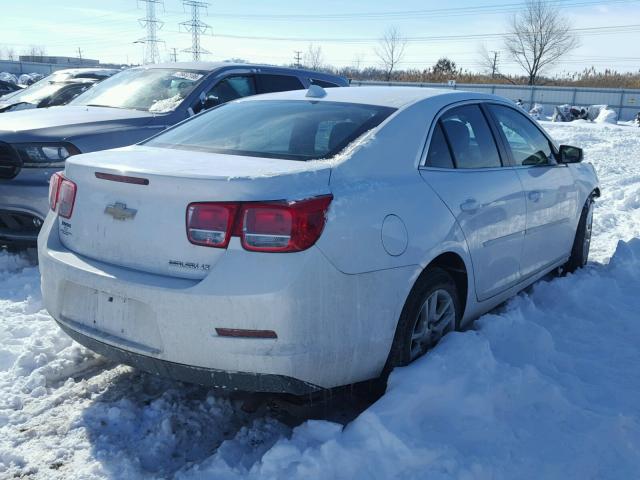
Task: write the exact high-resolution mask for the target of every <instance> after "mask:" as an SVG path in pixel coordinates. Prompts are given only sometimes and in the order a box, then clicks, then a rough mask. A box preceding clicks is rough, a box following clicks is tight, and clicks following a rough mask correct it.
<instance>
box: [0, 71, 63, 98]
mask: <svg viewBox="0 0 640 480" xmlns="http://www.w3.org/2000/svg"><path fill="white" fill-rule="evenodd" d="M67 78H68V75H56V74H55V73H54V74H53V75H49V76H48V77H46V78H43V79H42V80H40V81H38V82H36V83H34V84H33V85H31V86H30V87H27V88H25V89H24V90H20V91H17V92H15V93H14V94H12V95H7V96H6V97H5V98H3V99H2V101H3V102H6V103H12V104H13V103H23V102H24V103H33V104H35V105H37V104H38V103H40V101H41V100H43V99H45V98H47V97H49V96H51V95H53V94H54V93H56V92H57V91H58V90H60V89H61V88H62V87H64V85H65V83H61V82H62V81H63V80H66V79H67Z"/></svg>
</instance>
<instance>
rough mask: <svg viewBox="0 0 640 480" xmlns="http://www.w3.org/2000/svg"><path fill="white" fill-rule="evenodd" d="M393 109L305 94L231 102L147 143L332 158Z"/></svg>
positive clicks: (293, 157)
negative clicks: (304, 96) (316, 98)
mask: <svg viewBox="0 0 640 480" xmlns="http://www.w3.org/2000/svg"><path fill="white" fill-rule="evenodd" d="M394 111H395V109H393V108H389V107H381V106H376V105H362V104H353V103H342V102H325V101H322V102H317V101H308V100H261V101H240V102H232V103H227V104H224V105H221V106H219V107H217V108H214V109H212V110H209V111H208V112H206V113H203V114H202V115H198V116H196V117H193V118H192V119H191V120H189V121H187V122H183V123H181V124H180V125H178V126H176V127H174V128H172V129H170V130H167V131H166V132H164V133H161V134H160V135H157V136H156V137H154V138H152V139H151V140H149V141H148V142H146V144H147V145H150V146H156V147H164V148H178V149H184V150H199V151H207V152H216V153H223V154H227V155H246V156H253V157H267V158H282V159H288V160H312V159H321V158H330V157H332V156H334V155H335V154H337V153H338V152H340V151H341V150H342V149H344V148H345V147H346V146H347V145H348V144H349V143H351V142H353V141H354V140H355V139H356V138H358V137H359V136H361V135H362V134H363V133H365V132H367V131H368V130H371V129H372V128H375V127H377V126H378V125H379V124H380V123H381V122H382V121H383V120H384V119H385V118H387V117H388V116H389V115H391V113H393V112H394Z"/></svg>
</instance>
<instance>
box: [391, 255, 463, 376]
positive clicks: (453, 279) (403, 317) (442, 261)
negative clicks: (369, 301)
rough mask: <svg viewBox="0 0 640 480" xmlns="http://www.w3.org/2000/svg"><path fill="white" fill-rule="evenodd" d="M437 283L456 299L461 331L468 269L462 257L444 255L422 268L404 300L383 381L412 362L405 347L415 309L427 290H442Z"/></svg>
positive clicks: (456, 322)
mask: <svg viewBox="0 0 640 480" xmlns="http://www.w3.org/2000/svg"><path fill="white" fill-rule="evenodd" d="M434 282H435V284H437V285H442V288H444V289H446V290H449V291H450V292H451V295H452V298H455V301H454V304H456V310H458V311H457V312H456V313H457V315H456V316H457V318H456V319H455V321H454V324H455V326H454V327H453V328H452V329H457V328H459V326H460V325H459V323H460V320H461V319H462V318H463V316H464V311H465V307H466V301H467V293H468V291H469V275H468V269H467V266H466V264H465V261H464V260H463V258H462V257H461V256H460V255H459V254H457V253H454V252H444V253H441V254H440V255H438V256H437V257H435V258H434V259H433V260H431V261H430V262H429V264H427V266H426V267H424V268H423V269H422V272H420V274H419V275H418V277H417V278H416V280H415V282H414V283H413V285H412V287H411V290H410V291H409V293H408V295H407V297H406V298H405V300H404V303H403V307H402V312H401V314H400V316H399V318H398V319H397V322H396V326H395V334H394V339H393V342H392V345H391V346H390V351H389V352H388V356H387V361H386V364H385V366H384V369H383V371H382V376H381V378H382V379H385V380H386V377H387V376H388V374H389V373H391V370H393V368H394V367H396V366H400V365H406V364H407V363H408V360H407V358H405V357H406V352H405V348H404V347H403V345H404V344H405V343H406V341H405V340H406V339H407V338H408V337H407V335H409V334H410V328H411V327H412V325H411V324H410V323H411V322H412V321H413V318H412V317H413V313H415V312H414V310H416V308H415V307H417V306H419V305H418V304H419V303H420V302H421V296H422V295H423V294H425V289H426V291H427V292H429V289H434V288H435V289H437V288H440V287H435V286H434ZM447 285H449V286H447ZM427 294H428V293H427ZM416 311H417V310H416ZM408 329H409V330H408Z"/></svg>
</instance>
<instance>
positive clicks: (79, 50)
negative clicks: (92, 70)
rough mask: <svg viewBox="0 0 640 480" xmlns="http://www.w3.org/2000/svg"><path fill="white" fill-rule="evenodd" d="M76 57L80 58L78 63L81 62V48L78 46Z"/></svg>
mask: <svg viewBox="0 0 640 480" xmlns="http://www.w3.org/2000/svg"><path fill="white" fill-rule="evenodd" d="M78 58H79V59H80V63H82V49H81V48H80V47H78Z"/></svg>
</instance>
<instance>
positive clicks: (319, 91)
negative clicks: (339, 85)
mask: <svg viewBox="0 0 640 480" xmlns="http://www.w3.org/2000/svg"><path fill="white" fill-rule="evenodd" d="M326 96H327V91H326V90H325V89H324V88H322V87H321V86H320V85H314V84H311V85H309V90H308V91H307V94H306V95H305V97H309V98H322V97H326Z"/></svg>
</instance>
